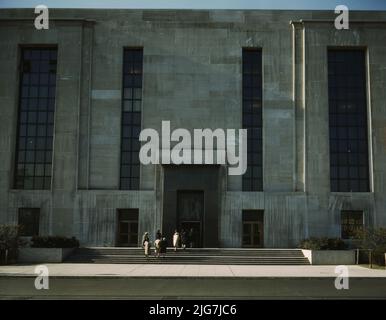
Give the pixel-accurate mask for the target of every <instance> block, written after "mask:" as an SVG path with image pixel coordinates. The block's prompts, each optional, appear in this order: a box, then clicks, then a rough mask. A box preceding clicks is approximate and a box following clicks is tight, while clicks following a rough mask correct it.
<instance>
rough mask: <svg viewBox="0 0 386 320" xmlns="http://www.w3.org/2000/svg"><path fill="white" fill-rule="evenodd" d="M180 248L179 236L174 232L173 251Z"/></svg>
mask: <svg viewBox="0 0 386 320" xmlns="http://www.w3.org/2000/svg"><path fill="white" fill-rule="evenodd" d="M179 246H180V234H179V233H178V231H177V230H176V231H175V232H174V234H173V247H174V251H177V248H178V247H179Z"/></svg>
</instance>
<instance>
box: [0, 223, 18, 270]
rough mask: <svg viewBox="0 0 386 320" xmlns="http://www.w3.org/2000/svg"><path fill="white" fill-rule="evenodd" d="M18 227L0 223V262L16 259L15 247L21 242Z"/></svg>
mask: <svg viewBox="0 0 386 320" xmlns="http://www.w3.org/2000/svg"><path fill="white" fill-rule="evenodd" d="M19 229H20V228H19V226H17V225H6V224H2V225H0V264H6V263H9V262H14V261H16V258H17V249H18V248H19V246H20V245H21V244H22V241H21V240H20V239H19Z"/></svg>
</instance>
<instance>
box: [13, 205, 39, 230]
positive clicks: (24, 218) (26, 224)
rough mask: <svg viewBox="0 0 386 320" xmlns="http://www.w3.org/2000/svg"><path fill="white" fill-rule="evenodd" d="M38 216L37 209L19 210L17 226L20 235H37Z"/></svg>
mask: <svg viewBox="0 0 386 320" xmlns="http://www.w3.org/2000/svg"><path fill="white" fill-rule="evenodd" d="M39 216H40V209H38V208H20V209H19V216H18V225H19V226H20V235H21V236H24V237H32V236H38V235H39V221H40V220H39Z"/></svg>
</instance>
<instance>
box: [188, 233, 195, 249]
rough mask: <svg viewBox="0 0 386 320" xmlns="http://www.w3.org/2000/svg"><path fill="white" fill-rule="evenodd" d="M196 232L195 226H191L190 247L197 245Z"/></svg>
mask: <svg viewBox="0 0 386 320" xmlns="http://www.w3.org/2000/svg"><path fill="white" fill-rule="evenodd" d="M195 236H196V235H195V233H194V229H193V228H190V231H189V247H190V248H194V246H195V239H194V238H195Z"/></svg>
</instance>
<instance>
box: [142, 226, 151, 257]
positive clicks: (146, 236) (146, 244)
mask: <svg viewBox="0 0 386 320" xmlns="http://www.w3.org/2000/svg"><path fill="white" fill-rule="evenodd" d="M142 247H143V248H144V250H145V257H146V258H147V257H148V256H149V253H150V238H149V233H148V232H145V233H144V235H143V237H142Z"/></svg>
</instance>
